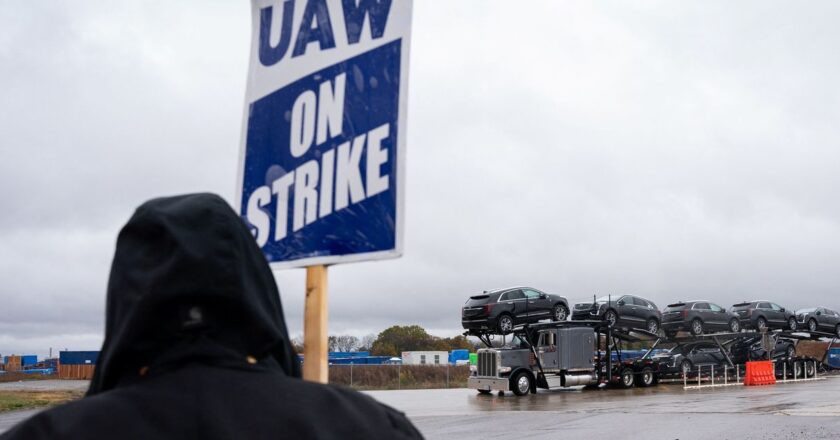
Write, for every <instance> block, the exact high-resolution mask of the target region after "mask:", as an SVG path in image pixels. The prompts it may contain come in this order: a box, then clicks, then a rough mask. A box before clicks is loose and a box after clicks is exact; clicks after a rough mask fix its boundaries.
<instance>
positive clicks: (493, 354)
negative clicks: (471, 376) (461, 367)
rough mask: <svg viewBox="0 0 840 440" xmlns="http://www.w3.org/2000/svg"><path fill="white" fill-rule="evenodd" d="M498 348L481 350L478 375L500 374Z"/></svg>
mask: <svg viewBox="0 0 840 440" xmlns="http://www.w3.org/2000/svg"><path fill="white" fill-rule="evenodd" d="M498 355H499V353H498V352H497V351H496V350H487V351H484V350H479V352H478V375H479V376H491V377H496V376H498V374H499V371H498V369H497V368H498V367H497V366H498V364H497V361H496V359H497V356H498Z"/></svg>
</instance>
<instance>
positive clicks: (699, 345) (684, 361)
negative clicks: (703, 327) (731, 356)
mask: <svg viewBox="0 0 840 440" xmlns="http://www.w3.org/2000/svg"><path fill="white" fill-rule="evenodd" d="M651 359H653V360H654V361H655V362H657V363H658V365H659V373H660V375H662V376H681V375H683V374H686V375H688V374H691V373H693V372H696V371H697V367H701V368H704V369H705V367H708V368H709V369H711V367H712V366H714V367H715V368H718V367H721V368H723V367H724V366H725V365H728V363H727V361H726V356H725V355H724V353H723V351H721V347H719V346H718V345H717V344H715V343H713V342H707V341H700V342H690V343H687V344H677V345H676V346H675V347H673V348H671V349H670V350H668V351H667V352H665V353H660V354H657V355H655V356H653V357H652V358H651Z"/></svg>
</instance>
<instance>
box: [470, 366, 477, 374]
mask: <svg viewBox="0 0 840 440" xmlns="http://www.w3.org/2000/svg"><path fill="white" fill-rule="evenodd" d="M476 371H478V367H477V366H475V365H470V373H475V372H476Z"/></svg>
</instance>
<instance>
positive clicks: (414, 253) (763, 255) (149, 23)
mask: <svg viewBox="0 0 840 440" xmlns="http://www.w3.org/2000/svg"><path fill="white" fill-rule="evenodd" d="M248 8H249V5H248V4H247V3H231V2H201V3H198V2H189V3H179V4H177V5H176V4H171V2H157V3H148V2H144V3H142V4H134V3H132V4H114V3H113V2H88V3H81V4H80V3H78V2H65V3H60V2H52V3H50V4H32V3H31V2H13V3H7V4H6V5H4V8H2V9H0V28H2V29H4V32H3V33H0V82H2V83H3V84H4V97H3V99H2V100H0V136H2V137H1V138H0V139H2V140H0V149H2V157H3V160H2V161H0V185H2V188H3V189H2V190H0V203H2V206H4V215H3V216H0V279H2V280H3V282H2V283H0V301H2V303H3V308H2V311H3V319H2V325H0V352H3V353H6V352H11V351H17V352H21V351H33V352H38V353H39V354H42V353H45V352H46V350H47V349H48V347H50V346H52V347H62V348H63V347H65V346H68V347H69V348H79V349H84V348H95V347H96V346H97V345H98V344H99V341H100V339H98V338H99V336H98V335H100V334H101V331H102V327H103V322H102V316H103V308H104V290H105V283H106V281H107V273H108V265H109V263H110V258H111V253H112V252H113V244H114V240H115V237H116V234H117V231H118V230H119V228H120V226H121V224H122V223H123V222H124V221H125V220H126V219H127V218H128V217H129V216H130V214H131V212H132V210H133V209H134V207H135V206H137V205H138V204H139V203H141V202H142V201H144V200H146V199H148V198H151V197H155V196H159V195H166V194H175V193H183V192H192V191H213V192H218V193H220V194H221V195H223V196H224V197H226V198H227V199H228V200H233V189H234V187H235V178H236V166H237V161H238V145H239V135H240V133H239V130H240V122H241V116H242V103H243V94H244V84H245V81H244V80H245V75H246V68H247V54H248V44H249V32H250V31H249V25H250V16H249V9H248ZM838 8H840V7H838V5H836V4H835V3H831V2H811V3H808V5H806V6H802V5H791V4H789V3H784V2H765V1H762V2H746V3H738V4H737V5H734V4H732V3H731V2H722V1H721V2H702V3H694V4H685V3H680V4H675V3H671V2H645V3H644V4H642V5H633V6H631V5H627V4H626V3H625V2H608V3H598V4H592V3H590V2H524V3H518V4H516V5H514V6H511V5H510V4H509V2H504V3H503V2H477V1H472V2H466V1H463V2H426V1H418V2H415V14H414V22H413V26H414V32H413V36H412V48H411V50H412V59H411V79H410V107H409V120H410V122H409V127H408V141H409V146H408V148H409V154H408V170H407V171H408V174H407V184H408V188H407V192H406V195H407V217H406V227H407V229H406V254H405V256H404V257H403V258H401V259H399V260H394V261H385V262H377V263H359V264H350V265H346V266H335V267H332V268H330V316H331V320H330V326H331V330H332V331H334V332H353V333H357V334H363V333H368V332H374V331H378V330H381V329H382V328H384V327H385V326H388V325H391V324H395V323H405V324H407V323H418V324H421V325H424V326H426V327H427V328H430V329H433V330H434V331H436V332H438V333H439V334H441V335H451V334H455V333H456V332H458V331H459V327H460V325H459V324H460V323H459V322H458V320H459V307H460V305H461V304H462V303H463V301H464V299H465V296H466V295H468V294H470V293H474V292H477V291H480V290H482V289H486V288H493V287H499V286H504V285H510V284H528V285H534V286H536V287H540V288H543V289H544V290H547V291H551V292H556V293H560V294H564V295H566V296H568V297H569V298H574V299H584V298H587V297H591V295H592V294H593V293H598V294H601V293H603V294H606V293H619V292H634V293H637V294H640V295H643V296H646V297H648V298H650V299H652V300H654V301H656V302H657V303H659V305H664V304H666V303H668V302H670V301H673V300H676V299H681V298H682V299H687V298H696V297H704V298H708V299H711V300H714V301H718V302H720V303H721V304H723V305H729V304H731V303H733V302H734V301H738V300H740V299H743V298H751V297H766V298H770V299H775V300H777V301H779V302H780V303H783V304H786V305H788V306H789V307H805V306H809V305H814V304H821V303H825V304H826V305H833V306H835V307H840V304H837V299H836V295H837V291H838V288H840V275H838V273H837V271H836V269H835V267H834V266H835V264H834V262H835V261H837V260H838V257H840V224H838V220H840V205H838V204H837V203H836V201H835V199H836V196H835V194H834V192H835V190H836V188H838V184H840V177H838V174H837V172H836V169H837V164H838V163H840V148H838V145H840V143H838V140H840V131H838V128H837V125H836V124H835V123H834V120H835V119H836V115H837V110H838V102H840V99H838V98H839V96H838V94H839V93H840V92H838V90H840V89H838V88H837V87H836V82H837V80H836V78H838V77H839V76H840V75H838V74H840V61H838V58H837V57H836V55H835V52H836V46H837V44H836V43H837V42H838V39H840V31H838V30H837V29H836V26H835V24H834V22H833V17H836V16H837V12H838V11H837V9H838ZM276 275H277V279H278V283H279V285H280V288H281V292H282V293H281V295H282V297H283V302H284V306H285V309H286V315H287V317H288V319H289V324H290V330H291V331H292V333H300V332H301V331H302V323H301V319H302V312H303V286H304V274H303V271H302V270H294V271H283V272H277V273H276Z"/></svg>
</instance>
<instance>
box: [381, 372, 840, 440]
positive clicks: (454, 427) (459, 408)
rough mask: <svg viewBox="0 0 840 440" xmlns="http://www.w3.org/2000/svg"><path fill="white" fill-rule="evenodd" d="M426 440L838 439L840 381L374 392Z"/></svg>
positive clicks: (835, 379)
mask: <svg viewBox="0 0 840 440" xmlns="http://www.w3.org/2000/svg"><path fill="white" fill-rule="evenodd" d="M369 394H370V395H372V396H373V397H375V398H376V399H378V400H380V401H382V402H384V403H387V404H389V405H391V406H393V407H395V408H398V409H400V410H402V411H404V412H405V413H406V414H407V415H408V416H409V417H410V418H411V419H412V420H413V421H414V423H415V424H416V425H417V426H418V428H420V430H421V431H422V432H423V434H424V435H425V436H426V437H427V438H429V439H443V438H511V436H516V437H518V438H529V439H531V438H533V439H542V438H545V439H549V438H551V439H556V438H560V437H561V436H562V438H564V439H576V438H582V439H587V440H592V439H600V438H610V437H611V438H616V439H621V438H640V437H644V438H650V439H711V438H719V439H735V438H737V439H765V440H766V439H774V438H809V439H823V438H824V439H837V438H840V377H832V378H829V379H827V380H823V381H817V382H802V383H795V384H793V383H791V384H777V385H772V386H763V387H743V386H737V387H728V388H715V389H705V390H683V389H682V386H681V385H660V386H658V387H653V388H647V389H641V388H639V389H630V390H617V389H607V390H577V391H540V392H539V393H538V394H537V395H529V396H525V397H515V396H513V395H512V394H510V393H508V394H507V395H506V396H504V397H498V396H496V395H492V396H483V395H477V394H476V392H475V391H473V390H465V389H453V390H417V391H374V392H369Z"/></svg>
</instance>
